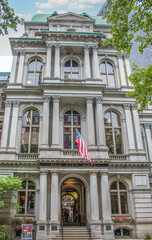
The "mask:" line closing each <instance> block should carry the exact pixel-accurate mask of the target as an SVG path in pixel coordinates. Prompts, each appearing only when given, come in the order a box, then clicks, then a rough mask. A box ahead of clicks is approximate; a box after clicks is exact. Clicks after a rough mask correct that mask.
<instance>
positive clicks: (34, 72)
mask: <svg viewBox="0 0 152 240" xmlns="http://www.w3.org/2000/svg"><path fill="white" fill-rule="evenodd" d="M42 68H43V65H42V62H41V61H40V60H38V59H35V60H32V61H31V62H30V63H29V65H28V75H27V85H29V86H33V85H36V86H38V85H39V84H40V82H41V81H42Z"/></svg>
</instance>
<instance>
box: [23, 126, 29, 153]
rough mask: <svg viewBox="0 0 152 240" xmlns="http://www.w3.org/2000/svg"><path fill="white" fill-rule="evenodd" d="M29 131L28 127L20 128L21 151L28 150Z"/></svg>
mask: <svg viewBox="0 0 152 240" xmlns="http://www.w3.org/2000/svg"><path fill="white" fill-rule="evenodd" d="M29 131H30V128H29V127H26V128H22V136H21V153H27V152H28V146H29Z"/></svg>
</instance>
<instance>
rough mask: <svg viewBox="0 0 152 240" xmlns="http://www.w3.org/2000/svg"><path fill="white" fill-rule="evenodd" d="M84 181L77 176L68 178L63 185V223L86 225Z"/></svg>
mask: <svg viewBox="0 0 152 240" xmlns="http://www.w3.org/2000/svg"><path fill="white" fill-rule="evenodd" d="M85 195H86V194H85V186H84V183H83V182H82V181H81V180H79V179H77V178H68V179H66V180H65V181H64V182H63V183H62V186H61V215H62V221H63V225H68V226H72V225H75V226H76V225H85V223H86V199H85V198H86V197H85Z"/></svg>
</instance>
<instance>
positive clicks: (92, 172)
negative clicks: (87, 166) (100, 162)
mask: <svg viewBox="0 0 152 240" xmlns="http://www.w3.org/2000/svg"><path fill="white" fill-rule="evenodd" d="M98 172H99V171H98V170H89V174H90V175H97V173H98Z"/></svg>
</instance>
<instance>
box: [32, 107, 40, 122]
mask: <svg viewBox="0 0 152 240" xmlns="http://www.w3.org/2000/svg"><path fill="white" fill-rule="evenodd" d="M32 125H39V113H38V112H37V111H35V110H33V112H32Z"/></svg>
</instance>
